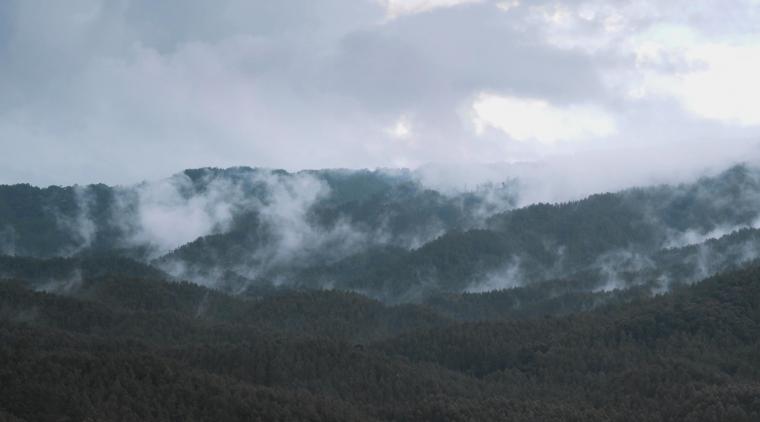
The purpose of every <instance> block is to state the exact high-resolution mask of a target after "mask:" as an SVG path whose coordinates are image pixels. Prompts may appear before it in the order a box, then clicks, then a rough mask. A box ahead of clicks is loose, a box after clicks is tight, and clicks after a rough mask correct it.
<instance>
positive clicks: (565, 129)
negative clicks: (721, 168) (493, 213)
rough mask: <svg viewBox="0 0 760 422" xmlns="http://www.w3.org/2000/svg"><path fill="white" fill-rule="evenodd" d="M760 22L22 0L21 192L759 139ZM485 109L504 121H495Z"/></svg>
mask: <svg viewBox="0 0 760 422" xmlns="http://www.w3.org/2000/svg"><path fill="white" fill-rule="evenodd" d="M758 16H759V14H758V5H757V3H756V2H751V1H744V0H729V2H728V3H721V4H717V3H715V2H711V1H685V0H684V1H681V0H679V1H674V2H666V3H663V2H654V1H651V0H636V1H630V2H607V1H601V0H592V1H583V2H580V1H561V2H560V1H552V0H537V1H534V2H521V3H520V2H512V1H508V2H506V1H503V0H500V1H489V0H482V1H466V0H441V1H433V0H427V1H425V0H419V1H417V0H409V1H400V0H386V1H377V0H360V1H348V0H325V1H321V2H314V1H307V0H287V1H284V2H276V3H273V2H266V1H243V0H222V1H220V2H215V3H213V4H212V3H208V2H203V1H198V0H189V1H183V2H174V1H169V2H165V3H162V4H161V5H155V4H153V2H149V1H146V0H116V1H104V0H74V1H71V2H66V3H60V4H55V5H49V4H47V3H45V2H41V1H38V0H30V1H19V0H12V1H7V2H3V4H2V5H1V6H0V69H1V70H0V92H2V93H3V95H2V96H0V146H1V147H2V150H3V152H4V154H2V155H1V156H0V168H1V169H2V170H0V183H16V182H31V183H35V184H50V183H55V184H74V183H80V184H85V183H91V182H96V181H102V182H105V183H110V184H114V183H120V184H132V183H136V182H138V181H140V180H144V179H159V178H162V177H165V175H167V174H172V173H174V172H176V171H179V170H181V169H184V168H193V167H203V166H217V167H228V166H234V165H243V164H244V165H253V166H263V167H272V168H286V169H291V170H293V169H303V168H323V167H351V168H356V167H388V166H398V165H404V166H419V165H422V164H425V163H429V162H457V163H463V164H473V163H484V162H515V161H521V160H522V161H524V160H533V161H541V160H543V159H545V158H546V157H547V156H548V155H551V154H556V153H563V154H569V155H573V156H576V157H577V156H581V155H586V154H587V153H588V152H589V151H591V152H592V153H591V154H590V155H589V157H591V156H593V155H594V154H597V153H598V151H607V150H609V149H611V148H612V149H615V148H617V149H619V151H625V150H628V149H631V148H639V147H646V148H654V147H655V146H660V147H663V149H662V151H663V152H662V153H665V152H668V153H670V152H671V151H673V150H676V149H677V148H673V146H675V145H679V146H680V145H681V144H688V143H687V142H688V141H694V140H698V141H700V142H706V140H710V142H713V143H714V148H716V149H719V148H724V149H725V148H726V147H725V145H726V144H727V143H728V144H730V145H739V144H741V145H740V147H741V148H746V147H747V145H748V144H750V143H753V142H755V140H756V139H758V136H759V135H760V129H759V128H758V127H757V126H758V124H757V123H758V121H759V119H760V118H759V117H760V116H758V115H757V114H756V112H755V111H754V110H755V109H757V107H754V98H756V97H757V95H756V92H755V91H756V90H755V89H754V88H753V87H754V86H755V85H756V84H754V83H753V82H752V80H751V75H752V74H754V73H757V72H756V71H757V69H756V68H757V67H758V65H757V63H754V62H753V60H754V59H752V57H754V56H756V55H757V48H758V47H757V46H758V45H760V37H758V34H757V28H756V24H755V22H756V21H757V17H758ZM474 106H475V109H480V111H481V112H480V113H479V114H481V116H480V118H479V120H477V121H476V122H477V123H479V124H480V127H489V128H491V129H494V130H484V131H483V132H482V133H481V134H480V135H477V134H476V133H475V132H474V131H473V127H474V126H473V115H477V114H478V113H477V112H476V111H474V110H473V108H474ZM514 109H520V110H521V118H520V119H519V120H518V121H517V123H519V124H516V123H515V119H511V120H510V119H508V118H507V117H505V116H507V115H508V114H509V115H512V114H515V113H513V112H512V111H514ZM507 111H509V113H507ZM526 113H527V114H526ZM483 116H485V118H484V117H483ZM525 116H527V117H525ZM528 139H530V140H531V141H527V142H526V140H528ZM533 140H537V141H538V142H534V141H533ZM734 152H738V150H735V151H734ZM658 154H659V153H658ZM722 155H723V154H721V156H722ZM732 155H737V154H732ZM62 157H65V159H62ZM671 157H672V158H673V159H675V158H677V157H678V156H671ZM588 160H590V158H588ZM717 160H718V158H715V159H714V160H713V161H712V163H714V164H716V165H717V164H721V165H726V164H728V163H727V162H720V163H719V162H718V161H717ZM663 161H664V160H663ZM671 161H672V160H671ZM135 163H139V165H135Z"/></svg>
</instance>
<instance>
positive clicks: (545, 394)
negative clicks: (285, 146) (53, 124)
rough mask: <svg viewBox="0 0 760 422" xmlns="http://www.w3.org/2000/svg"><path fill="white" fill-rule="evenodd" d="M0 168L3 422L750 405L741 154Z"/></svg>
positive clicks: (748, 415) (528, 413) (748, 198)
mask: <svg viewBox="0 0 760 422" xmlns="http://www.w3.org/2000/svg"><path fill="white" fill-rule="evenodd" d="M520 189H521V185H520V182H519V180H505V181H504V182H503V183H497V184H488V185H483V186H479V187H477V188H472V189H470V190H465V191H442V190H435V189H432V188H430V187H427V186H426V185H425V184H424V183H422V182H421V181H420V180H419V179H418V178H417V177H416V176H415V174H414V173H413V172H408V171H395V172H392V171H350V170H321V171H305V172H299V173H289V172H285V171H280V170H264V169H252V168H231V169H211V168H207V169H195V170H187V171H185V172H183V173H181V174H178V175H175V176H172V177H171V178H169V179H165V180H161V181H157V182H146V183H143V184H140V185H135V186H126V187H125V186H116V187H111V186H106V185H89V186H73V187H55V186H51V187H48V188H38V187H34V186H30V185H13V186H0V252H2V254H0V420H11V421H38V420H40V421H60V420H72V421H73V420H93V421H95V420H129V421H132V420H134V421H147V420H155V421H164V420H188V421H190V420H199V421H201V420H204V421H211V420H262V421H264V420H266V421H269V420H283V421H285V420H310V421H314V420H325V421H328V420H329V421H333V420H347V421H348V420H352V421H353V420H377V421H379V420H430V421H439V420H462V421H464V420H516V421H520V420H526V421H528V420H530V421H538V420H541V421H551V420H557V421H560V420H561V421H565V420H578V421H593V420H599V421H608V420H619V421H638V420H661V421H671V420H673V421H674V420H716V421H718V420H732V421H753V420H758V419H760V399H758V398H759V397H760V358H759V357H760V343H758V341H760V260H758V258H760V171H759V170H757V169H755V168H752V167H749V166H737V167H733V168H731V169H729V170H727V171H725V172H723V173H721V174H718V175H715V176H712V177H704V178H701V179H698V180H694V181H692V182H691V183H687V184H681V185H658V186H648V187H647V186H644V187H639V188H634V189H628V190H624V191H620V192H614V193H601V194H595V195H591V196H589V197H586V198H579V199H578V200H574V201H571V202H565V203H536V204H524V203H523V202H522V199H521V197H522V192H521V190H520Z"/></svg>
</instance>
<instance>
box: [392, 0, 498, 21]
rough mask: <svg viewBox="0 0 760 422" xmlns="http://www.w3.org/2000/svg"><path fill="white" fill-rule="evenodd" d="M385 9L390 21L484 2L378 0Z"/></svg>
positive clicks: (468, 0) (475, 0) (478, 0)
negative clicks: (442, 8) (445, 8)
mask: <svg viewBox="0 0 760 422" xmlns="http://www.w3.org/2000/svg"><path fill="white" fill-rule="evenodd" d="M378 1H379V3H380V4H382V5H383V6H384V7H385V10H386V14H387V16H388V18H389V19H394V18H398V17H399V16H403V15H409V14H415V13H423V12H427V11H430V10H433V9H437V8H439V7H453V6H458V5H460V4H467V3H478V2H481V1H483V0H378Z"/></svg>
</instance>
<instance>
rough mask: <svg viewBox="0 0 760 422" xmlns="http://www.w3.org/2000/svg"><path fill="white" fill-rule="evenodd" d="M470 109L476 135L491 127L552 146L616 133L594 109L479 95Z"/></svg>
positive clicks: (610, 122) (607, 118) (611, 123)
mask: <svg viewBox="0 0 760 422" xmlns="http://www.w3.org/2000/svg"><path fill="white" fill-rule="evenodd" d="M472 108H473V111H474V113H475V117H474V124H475V128H476V132H477V133H483V131H484V130H485V129H486V128H488V127H493V128H496V129H499V130H502V131H503V132H504V133H506V134H507V135H509V136H510V137H511V138H512V139H516V140H518V141H538V142H543V143H548V144H552V143H555V142H560V141H566V140H583V139H589V138H599V137H606V136H610V135H612V134H614V133H615V122H614V120H613V118H612V117H611V116H610V115H609V113H606V112H605V111H603V110H601V109H599V108H597V107H593V106H587V105H570V106H566V107H556V106H553V105H551V104H549V103H547V102H546V101H543V100H539V99H532V98H516V97H509V96H498V95H494V94H480V95H478V97H477V98H476V99H475V101H474V102H473V105H472Z"/></svg>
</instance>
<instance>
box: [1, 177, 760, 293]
mask: <svg viewBox="0 0 760 422" xmlns="http://www.w3.org/2000/svg"><path fill="white" fill-rule="evenodd" d="M520 196H521V192H520V184H519V181H514V180H505V181H504V183H501V184H490V185H484V186H480V187H478V188H476V189H473V190H471V191H465V192H461V191H454V192H444V191H436V190H433V189H429V188H426V187H425V185H424V184H423V183H422V182H421V179H420V178H419V177H418V176H417V175H416V174H415V173H413V172H409V171H352V170H318V171H302V172H298V173H288V172H285V171H282V170H266V169H253V168H247V167H239V168H230V169H213V168H206V169H195V170H186V171H185V172H183V173H180V174H177V175H175V176H172V177H171V178H169V179H165V180H161V181H157V182H151V183H143V184H140V185H136V186H129V187H108V186H105V185H91V186H86V187H79V186H75V187H63V188H62V187H49V188H45V189H40V188H36V187H32V186H29V185H16V186H3V187H0V198H2V201H0V227H2V230H1V231H0V246H2V248H3V251H4V252H5V253H6V255H15V256H31V257H38V258H49V257H53V256H82V257H86V256H90V255H93V256H102V255H113V256H119V257H125V258H131V259H134V260H136V261H139V262H142V263H144V264H146V265H152V266H154V267H156V268H158V269H160V271H163V272H165V273H168V274H169V275H170V276H171V277H174V278H176V279H186V280H191V281H193V282H196V283H199V284H203V285H206V286H213V287H216V288H219V289H222V290H225V291H230V292H238V293H240V292H247V293H249V294H254V295H257V294H265V293H266V292H271V291H273V290H278V289H282V288H285V289H290V288H295V289H321V288H325V287H327V288H339V289H347V290H352V291H357V292H361V293H363V294H366V295H369V296H371V297H374V298H379V299H383V300H386V301H391V302H409V301H420V300H423V299H424V298H425V297H427V296H429V295H435V294H437V293H446V292H449V293H459V292H463V291H471V292H479V291H489V290H498V289H502V288H510V287H515V286H525V285H528V284H531V283H537V282H542V281H548V280H554V279H560V278H565V279H567V278H576V279H577V278H583V279H585V280H586V281H587V284H586V285H587V287H588V289H590V290H592V291H593V290H610V289H614V288H624V287H628V286H632V285H650V286H651V287H652V289H654V290H658V289H659V290H666V289H668V288H669V284H670V283H672V282H686V281H688V280H691V281H694V280H697V279H700V278H704V277H706V276H709V275H710V274H714V273H716V272H718V271H720V270H724V269H729V268H736V267H737V266H739V265H741V264H742V263H746V262H749V261H751V260H752V259H754V258H757V257H758V254H757V250H758V249H757V245H756V242H755V240H754V237H753V239H748V238H746V237H747V236H746V235H745V238H741V239H740V238H738V237H732V236H731V235H732V233H734V232H736V231H738V230H741V229H753V228H757V227H758V226H760V213H759V212H758V210H760V171H758V170H757V169H754V168H751V167H748V166H736V167H733V168H731V169H729V170H727V171H725V172H723V173H721V174H718V175H717V176H713V177H704V178H701V179H699V180H696V181H694V182H692V183H689V184H682V185H675V186H674V185H661V186H654V187H642V188H635V189H629V190H625V191H621V192H617V193H604V194H596V195H592V196H589V197H587V198H584V199H580V200H577V201H573V202H568V203H561V204H546V203H539V204H533V205H528V206H524V207H517V204H519V201H520ZM42 234H44V236H43V235H42ZM724 236H728V237H727V238H726V239H724V240H723V242H724V243H730V242H734V241H735V242H738V243H737V244H736V245H733V246H731V245H724V246H721V247H722V248H723V249H726V248H733V249H735V251H734V252H733V253H732V254H729V255H726V256H722V255H720V254H718V255H719V256H720V258H719V259H717V260H716V259H712V260H705V259H700V258H699V257H698V256H697V255H695V253H694V252H692V253H686V252H683V253H681V254H679V253H677V252H673V251H671V252H668V251H669V250H677V249H678V248H683V247H688V246H689V245H699V244H704V245H703V246H702V247H701V248H699V251H702V252H700V253H702V254H705V253H707V254H708V255H709V253H708V252H705V251H708V250H710V248H711V247H713V246H715V245H714V244H710V243H709V241H710V240H711V239H714V238H721V237H724ZM705 242H707V243H705ZM740 246H741V248H740ZM739 249H741V253H740V252H739ZM665 257H667V258H665ZM729 257H730V258H731V260H730V262H728V261H729V259H728V258H729ZM663 259H665V260H667V261H668V264H667V266H668V268H676V267H679V266H680V268H681V270H680V272H679V273H677V274H676V273H673V271H671V270H668V271H665V270H664V266H665V264H664V263H662V262H659V261H658V260H663ZM679 260H680V261H679ZM676 261H679V262H676ZM718 261H720V262H718ZM689 266H691V267H692V268H694V269H693V270H692V271H691V272H692V274H690V275H689V274H686V273H685V272H686V270H687V267H689ZM697 269H698V270H697ZM663 271H664V272H663ZM632 273H635V274H636V276H635V277H631V276H630V274H632ZM644 275H646V277H644ZM676 275H677V276H678V277H675V276H676Z"/></svg>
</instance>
